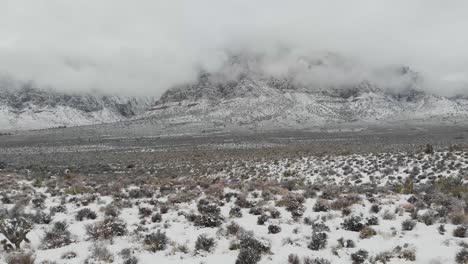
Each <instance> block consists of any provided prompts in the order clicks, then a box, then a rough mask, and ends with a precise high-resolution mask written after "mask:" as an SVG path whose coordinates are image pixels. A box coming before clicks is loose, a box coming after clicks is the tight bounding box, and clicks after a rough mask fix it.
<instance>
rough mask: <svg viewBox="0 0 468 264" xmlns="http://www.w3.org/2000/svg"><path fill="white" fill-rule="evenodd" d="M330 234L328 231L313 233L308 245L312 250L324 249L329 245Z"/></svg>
mask: <svg viewBox="0 0 468 264" xmlns="http://www.w3.org/2000/svg"><path fill="white" fill-rule="evenodd" d="M327 242H328V236H327V234H326V233H323V232H322V233H315V232H314V233H313V234H312V238H311V241H310V243H309V245H307V247H308V248H309V249H312V250H320V249H324V248H325V247H326V246H327Z"/></svg>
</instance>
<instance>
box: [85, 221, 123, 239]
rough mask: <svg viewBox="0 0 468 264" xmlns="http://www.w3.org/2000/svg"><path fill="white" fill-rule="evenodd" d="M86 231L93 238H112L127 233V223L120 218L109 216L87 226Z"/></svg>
mask: <svg viewBox="0 0 468 264" xmlns="http://www.w3.org/2000/svg"><path fill="white" fill-rule="evenodd" d="M86 233H87V234H88V235H89V236H90V237H91V238H93V239H111V238H113V237H116V236H124V235H126V234H127V225H126V224H125V223H124V222H123V221H122V220H120V219H117V218H107V219H105V220H104V221H100V222H97V223H93V224H89V225H87V226H86Z"/></svg>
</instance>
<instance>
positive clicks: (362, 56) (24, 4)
mask: <svg viewBox="0 0 468 264" xmlns="http://www.w3.org/2000/svg"><path fill="white" fill-rule="evenodd" d="M467 9H468V2H466V1H461V0H454V1H450V2H446V1H435V0H424V1H423V0H415V1H403V0H395V1H380V0H377V1H375V0H359V1H337V0H327V1H302V0H300V1H294V2H285V1H276V0H273V1H271V0H270V1H266V0H260V1H255V2H252V1H246V0H240V1H215V0H204V1H188V0H185V1H183V0H175V1H149V0H143V1H138V2H130V1H120V0H112V1H111V0H102V1H91V0H82V1H72V0H51V1H34V2H31V1H26V0H5V1H2V2H1V3H0V33H1V34H2V37H1V38H0V73H2V74H7V75H9V76H11V77H12V78H14V79H19V80H26V81H29V80H31V81H34V82H35V83H37V84H38V85H41V86H46V87H54V88H56V89H61V90H73V91H90V90H100V91H104V92H108V93H121V94H139V95H146V94H150V95H156V96H157V95H160V94H162V93H163V92H164V91H165V90H166V89H167V88H168V87H171V86H173V85H178V84H181V83H186V82H190V81H194V80H196V78H197V74H198V73H199V71H200V69H205V70H207V71H219V70H220V69H222V67H224V66H223V65H225V62H226V60H228V59H229V58H230V54H232V52H236V53H240V52H246V53H249V54H258V53H260V54H267V56H268V57H269V58H272V59H269V60H263V61H262V63H264V64H263V65H262V67H261V68H262V69H263V70H264V71H265V72H268V73H270V74H272V75H283V74H285V73H288V74H290V73H291V72H293V73H294V72H296V75H298V76H299V75H300V74H299V73H300V72H301V71H300V69H297V67H298V66H297V65H298V64H297V63H296V62H295V63H294V64H290V61H289V59H290V58H294V59H296V58H300V57H301V56H303V57H304V58H314V57H316V54H326V53H330V54H340V56H343V57H344V58H346V60H349V61H350V62H351V63H350V65H351V66H353V67H354V66H356V65H357V66H356V68H351V69H348V68H345V70H343V68H340V67H338V68H336V69H335V68H332V67H329V69H328V70H327V72H315V73H313V74H307V75H304V76H299V77H300V78H299V79H300V80H303V81H307V82H320V81H322V80H324V79H328V80H334V81H336V82H342V81H348V80H352V78H355V77H356V75H358V76H359V75H372V76H378V77H379V78H381V79H380V81H382V82H387V81H388V82H391V81H392V79H391V78H390V79H386V76H383V75H380V76H379V74H378V71H379V69H382V68H385V67H393V66H395V65H407V66H409V67H411V69H414V70H415V71H417V72H418V73H419V74H420V75H421V76H422V78H423V79H424V87H423V88H424V89H425V90H428V91H430V92H435V93H438V94H443V95H452V94H455V93H466V90H467V89H468V88H467V86H466V83H468V77H467V73H468V50H467V49H468V48H467V47H468V37H466V36H464V34H463V32H464V30H465V28H466V25H468V17H467V16H466V15H465V10H467ZM283 50H287V53H288V54H293V55H294V56H289V57H288V56H282V57H281V56H279V55H278V54H279V53H280V54H281V51H283ZM279 51H280V52H279ZM318 57H320V56H318ZM278 58H280V59H278ZM292 65H294V66H292ZM294 67H296V68H294ZM330 68H331V69H330ZM298 72H299V73H298ZM376 72H377V73H376ZM387 77H388V76H387Z"/></svg>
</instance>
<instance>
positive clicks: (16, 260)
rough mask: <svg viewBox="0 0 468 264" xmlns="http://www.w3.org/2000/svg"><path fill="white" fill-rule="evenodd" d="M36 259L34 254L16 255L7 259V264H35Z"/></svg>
mask: <svg viewBox="0 0 468 264" xmlns="http://www.w3.org/2000/svg"><path fill="white" fill-rule="evenodd" d="M35 261H36V257H34V255H33V254H32V253H21V252H19V253H14V254H11V255H8V256H7V257H6V258H5V262H6V263H7V264H34V262H35Z"/></svg>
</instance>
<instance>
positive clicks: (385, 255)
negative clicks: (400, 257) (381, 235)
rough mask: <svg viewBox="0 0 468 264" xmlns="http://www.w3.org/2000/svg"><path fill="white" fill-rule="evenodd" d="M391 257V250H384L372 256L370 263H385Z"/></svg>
mask: <svg viewBox="0 0 468 264" xmlns="http://www.w3.org/2000/svg"><path fill="white" fill-rule="evenodd" d="M392 258H393V254H392V253H391V252H387V251H384V252H381V253H379V254H377V255H375V257H373V258H372V260H371V263H383V264H387V263H388V262H390V260H391V259H392Z"/></svg>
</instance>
